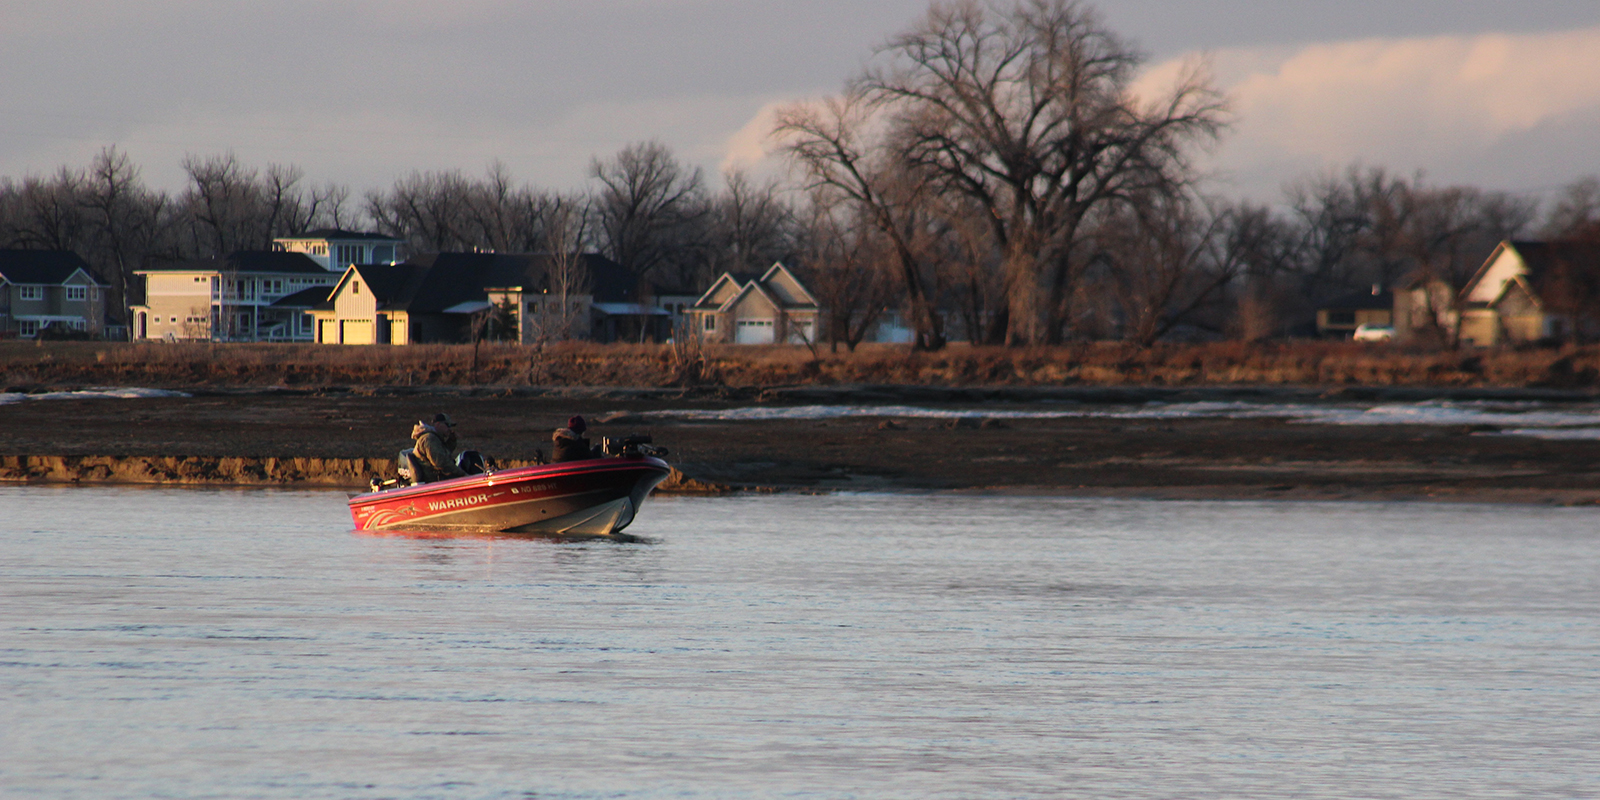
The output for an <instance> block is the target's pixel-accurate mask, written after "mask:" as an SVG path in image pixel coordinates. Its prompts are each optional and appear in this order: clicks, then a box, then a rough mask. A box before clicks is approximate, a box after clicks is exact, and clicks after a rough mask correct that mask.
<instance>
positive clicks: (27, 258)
mask: <svg viewBox="0 0 1600 800" xmlns="http://www.w3.org/2000/svg"><path fill="white" fill-rule="evenodd" d="M107 288H109V287H108V286H107V285H106V284H103V283H101V282H100V281H98V280H96V279H95V277H94V275H93V273H91V272H90V271H89V265H88V263H86V262H85V261H84V260H83V259H82V258H80V257H78V255H77V254H76V253H71V252H66V251H61V250H0V337H4V338H12V337H15V338H21V339H32V338H35V337H37V336H38V335H39V334H40V332H42V331H45V330H47V329H51V328H54V329H57V330H61V329H65V330H70V331H81V332H84V333H89V334H92V335H94V336H101V335H104V334H105V331H106V326H107V322H108V318H107V315H106V296H107V293H106V290H107Z"/></svg>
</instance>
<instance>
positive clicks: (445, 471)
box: [411, 420, 467, 483]
mask: <svg viewBox="0 0 1600 800" xmlns="http://www.w3.org/2000/svg"><path fill="white" fill-rule="evenodd" d="M411 438H412V439H413V440H415V441H416V444H415V445H413V446H412V448H411V460H412V463H414V464H415V465H416V470H417V473H418V474H417V475H416V481H417V483H432V482H433V481H440V480H444V479H445V478H464V477H466V475H467V473H466V470H463V469H462V468H461V467H459V466H457V465H456V462H455V460H454V459H452V458H451V457H450V451H449V449H447V448H446V447H445V445H444V439H443V438H441V437H440V435H439V432H438V431H437V430H436V429H435V428H434V427H433V426H432V425H429V424H428V423H426V422H423V421H422V420H417V424H416V425H413V426H412V427H411Z"/></svg>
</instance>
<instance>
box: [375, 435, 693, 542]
mask: <svg viewBox="0 0 1600 800" xmlns="http://www.w3.org/2000/svg"><path fill="white" fill-rule="evenodd" d="M656 452H662V453H664V451H656ZM670 472H671V468H670V467H668V466H667V462H665V461H662V460H661V459H660V458H656V457H655V456H653V455H646V454H644V453H642V452H640V450H639V448H637V447H633V448H626V449H624V450H623V452H621V453H620V454H618V455H616V456H612V457H607V458H594V459H588V460H585V461H570V462H565V463H561V464H544V465H539V466H532V467H520V468H518V469H508V470H503V471H499V472H487V473H484V474H481V475H468V476H467V477H464V478H452V479H450V480H444V481H438V482H435V483H426V484H422V485H420V486H408V487H397V488H393V489H384V490H381V491H376V492H370V493H367V494H361V495H356V496H354V497H351V498H350V518H351V519H352V520H353V521H354V522H355V526H356V530H357V531H359V532H369V533H370V532H381V533H384V534H392V535H405V536H429V537H441V536H460V535H463V534H466V535H523V536H529V535H531V536H545V537H557V538H562V539H587V538H605V539H613V540H617V541H641V540H640V539H638V538H637V537H633V536H628V535H627V534H624V533H622V530H623V529H624V528H626V527H628V525H630V524H631V523H632V522H633V520H634V518H635V517H636V516H637V515H638V513H639V508H640V506H642V505H643V504H644V501H645V498H646V497H648V496H649V495H650V491H651V490H652V489H654V488H655V487H656V485H657V484H659V483H661V482H662V481H663V480H666V478H667V475H668V474H669V473H670Z"/></svg>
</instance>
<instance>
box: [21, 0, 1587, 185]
mask: <svg viewBox="0 0 1600 800" xmlns="http://www.w3.org/2000/svg"><path fill="white" fill-rule="evenodd" d="M1098 5H1099V8H1100V9H1101V11H1102V13H1103V15H1104V17H1105V19H1106V21H1107V23H1108V24H1109V26H1110V27H1111V28H1113V29H1114V30H1116V31H1118V32H1119V33H1121V34H1122V35H1124V36H1125V37H1127V38H1129V39H1131V40H1133V41H1134V42H1136V43H1137V44H1138V45H1139V46H1140V47H1141V49H1142V50H1143V51H1144V52H1145V53H1147V54H1148V56H1149V58H1150V61H1149V73H1148V75H1147V78H1146V80H1147V81H1148V82H1149V83H1151V84H1157V83H1159V82H1160V81H1161V80H1162V78H1163V76H1165V75H1168V74H1170V72H1171V71H1172V67H1173V65H1174V64H1177V63H1180V62H1181V61H1183V60H1184V59H1186V58H1191V57H1193V56H1195V55H1197V54H1206V55H1207V56H1208V57H1209V58H1210V59H1211V61H1212V63H1213V64H1214V65H1215V70H1216V74H1217V76H1218V79H1219V82H1220V84H1221V85H1222V86H1223V87H1224V88H1225V89H1227V90H1228V91H1229V92H1230V93H1231V95H1232V97H1233V103H1234V109H1235V112H1236V115H1237V124H1236V125H1235V128H1234V130H1233V132H1232V133H1231V134H1230V135H1229V136H1228V138H1227V139H1226V140H1225V142H1224V144H1223V145H1221V146H1220V147H1219V148H1218V149H1217V151H1216V152H1215V153H1214V154H1213V155H1212V157H1211V158H1210V160H1209V161H1208V167H1209V168H1210V169H1211V170H1212V171H1213V172H1214V174H1215V175H1216V178H1215V182H1214V183H1213V185H1212V188H1213V190H1214V191H1216V192H1218V193H1221V194H1229V195H1248V196H1252V197H1257V198H1260V199H1270V198H1271V197H1272V196H1273V195H1275V194H1276V192H1277V191H1278V189H1279V188H1280V187H1281V186H1282V185H1283V184H1284V183H1285V182H1287V181H1290V180H1293V179H1295V178H1296V177H1298V176H1301V175H1304V174H1307V173H1308V172H1312V171H1315V170H1318V169H1327V168H1330V167H1332V166H1337V165H1342V164H1348V163H1351V162H1356V161H1359V162H1363V163H1367V164H1374V165H1383V166H1386V167H1390V168H1392V169H1395V170H1398V171H1400V172H1405V173H1410V172H1413V171H1416V170H1425V171H1426V172H1427V174H1428V175H1429V177H1430V179H1431V180H1432V181H1434V182H1436V183H1455V182H1461V183H1473V184H1477V185H1481V186H1484V187H1487V188H1496V189H1507V190H1512V191H1518V192H1531V193H1540V192H1545V191H1548V190H1549V189H1551V188H1553V187H1555V186H1558V185H1560V184H1562V183H1566V182H1568V181H1570V180H1572V179H1574V178H1576V177H1579V176H1582V175H1589V174H1595V173H1600V2H1596V0H1520V1H1519V2H1505V0H1337V1H1336V2H1334V1H1328V0H1298V2H1289V1H1288V0H1270V1H1269V0H1105V1H1104V2H1101V3H1099V4H1098ZM926 8H927V3H926V2H925V0H804V1H803V2H800V1H795V2H784V1H783V0H764V1H758V0H324V1H322V2H310V1H309V0H284V1H283V2H248V3H247V2H232V1H231V0H229V1H224V0H149V1H147V2H141V1H140V0H50V1H49V2H34V0H0V76H3V79H0V175H3V176H11V177H20V176H22V175H24V174H28V173H44V172H49V171H51V170H53V169H55V168H56V167H57V166H59V165H61V164H73V165H82V164H85V163H87V161H88V160H89V158H90V157H91V156H92V155H93V154H94V153H95V152H96V151H98V150H99V149H100V148H101V147H103V146H105V145H108V144H116V145H118V146H120V147H122V148H123V149H125V150H127V151H128V152H129V153H130V154H131V155H132V156H133V158H134V159H135V161H136V162H138V163H139V164H140V165H141V166H142V167H143V169H144V174H145V177H146V179H147V180H148V181H149V182H151V183H153V184H156V185H158V186H163V187H166V188H178V187H180V186H181V185H182V182H183V174H182V170H181V168H180V167H179V162H180V160H181V159H182V158H183V156H184V154H185V153H195V154H201V155H209V154H213V153H220V152H224V151H228V150H232V151H233V152H235V153H237V154H238V155H239V157H240V158H241V159H243V160H244V161H245V162H247V163H250V164H254V165H265V164H266V163H269V162H279V163H293V164H297V165H299V166H300V167H302V168H303V169H304V170H305V171H306V173H307V176H308V177H309V178H311V179H313V180H314V181H316V182H319V183H320V182H323V181H337V182H341V183H346V184H348V185H350V186H351V188H352V189H354V190H355V191H356V193H357V194H359V193H361V192H362V191H364V190H366V189H369V188H378V187H384V186H387V185H389V184H390V183H392V182H393V181H394V180H395V179H396V178H397V177H399V176H401V175H404V174H407V173H409V172H411V171H412V170H417V169H421V170H437V169H455V168H459V169H461V170H463V171H466V172H469V173H481V172H482V170H483V169H484V168H485V166H486V165H487V164H488V163H489V162H490V161H491V160H492V159H495V158H498V159H500V160H502V161H504V162H505V163H506V165H507V166H509V167H510V168H511V170H512V172H513V174H514V175H515V176H516V177H517V178H518V179H520V180H522V181H527V182H532V183H534V184H537V185H540V186H546V187H550V188H574V187H577V186H580V185H582V184H583V183H584V180H585V173H586V169H587V166H588V163H589V161H590V159H591V158H592V157H594V156H596V155H599V156H605V155H608V154H610V153H613V152H615V151H616V150H617V149H619V148H620V147H622V146H623V145H625V144H627V143H629V142H633V141H639V140H644V139H652V138H653V139H659V140H661V141H663V142H665V143H667V144H668V145H669V146H671V147H672V148H673V149H674V150H675V151H676V152H677V153H678V154H679V155H680V156H681V157H683V158H685V159H687V160H689V161H691V162H693V163H695V164H697V165H700V166H702V167H704V168H705V169H706V170H707V171H708V172H714V171H716V170H719V169H722V168H724V167H726V166H728V165H731V164H744V163H751V162H759V161H760V159H761V157H762V152H763V146H764V145H763V134H764V133H765V129H766V125H767V120H768V119H769V115H770V111H771V109H772V108H773V107H774V106H775V105H777V104H781V103H784V102H789V101H794V100H798V99H804V98H808V97H818V96H822V95H825V94H830V93H833V92H836V91H838V89H839V88H840V86H841V85H842V83H843V81H844V80H845V79H846V78H847V77H848V76H849V75H850V74H852V73H853V72H855V71H856V70H857V69H858V68H859V67H860V65H861V64H862V63H863V61H864V60H865V59H867V58H868V57H869V56H870V54H871V49H872V47H873V46H874V45H876V44H877V43H879V42H881V41H882V40H883V39H885V38H886V37H887V36H889V35H890V34H892V33H894V32H896V31H898V30H900V29H902V28H904V27H905V26H906V25H907V24H909V23H910V22H911V21H913V20H914V19H916V18H917V17H918V16H919V15H921V14H922V13H923V12H924V11H925V9H926Z"/></svg>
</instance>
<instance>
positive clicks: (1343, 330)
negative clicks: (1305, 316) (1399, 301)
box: [1317, 284, 1394, 339]
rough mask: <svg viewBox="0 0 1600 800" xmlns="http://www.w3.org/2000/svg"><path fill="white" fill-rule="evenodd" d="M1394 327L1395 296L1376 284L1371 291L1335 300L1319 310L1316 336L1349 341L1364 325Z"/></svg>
mask: <svg viewBox="0 0 1600 800" xmlns="http://www.w3.org/2000/svg"><path fill="white" fill-rule="evenodd" d="M1392 324H1394V295H1393V294H1392V293H1390V292H1386V291H1383V287H1381V286H1379V285H1377V284H1373V285H1372V291H1370V292H1356V293H1355V294H1347V295H1344V296H1343V297H1339V298H1336V299H1334V300H1333V301H1332V302H1330V303H1327V304H1326V305H1323V306H1321V307H1319V308H1318V309H1317V336H1319V337H1322V338H1343V339H1348V338H1350V337H1351V336H1352V335H1354V334H1355V332H1356V328H1359V327H1361V326H1362V325H1382V326H1385V327H1387V326H1389V325H1392Z"/></svg>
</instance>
